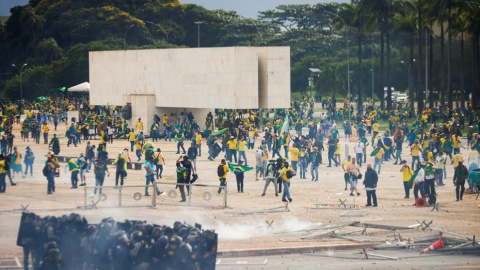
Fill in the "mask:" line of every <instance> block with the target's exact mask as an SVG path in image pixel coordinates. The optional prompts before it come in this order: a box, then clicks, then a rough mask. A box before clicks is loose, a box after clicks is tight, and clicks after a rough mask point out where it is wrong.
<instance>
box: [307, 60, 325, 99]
mask: <svg viewBox="0 0 480 270" xmlns="http://www.w3.org/2000/svg"><path fill="white" fill-rule="evenodd" d="M308 70H310V72H312V73H318V75H320V73H322V70H320V69H319V68H309V69H308ZM308 85H309V86H310V87H311V89H310V98H312V95H313V74H312V75H311V76H310V77H309V78H308ZM312 100H313V101H314V102H315V98H312Z"/></svg>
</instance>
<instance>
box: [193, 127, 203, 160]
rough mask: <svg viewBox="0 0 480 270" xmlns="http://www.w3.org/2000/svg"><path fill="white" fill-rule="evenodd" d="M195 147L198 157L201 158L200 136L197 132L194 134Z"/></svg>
mask: <svg viewBox="0 0 480 270" xmlns="http://www.w3.org/2000/svg"><path fill="white" fill-rule="evenodd" d="M195 147H197V152H198V156H199V157H201V156H202V134H201V133H200V132H199V131H197V132H195Z"/></svg>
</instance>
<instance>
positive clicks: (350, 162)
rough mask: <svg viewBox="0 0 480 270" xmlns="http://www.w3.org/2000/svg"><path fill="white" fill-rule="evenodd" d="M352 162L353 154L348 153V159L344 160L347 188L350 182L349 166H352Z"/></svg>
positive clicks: (343, 167)
mask: <svg viewBox="0 0 480 270" xmlns="http://www.w3.org/2000/svg"><path fill="white" fill-rule="evenodd" d="M360 158H361V157H360ZM350 164H352V156H350V155H348V156H347V159H345V160H344V161H343V162H342V169H343V179H344V180H345V190H348V184H349V183H350V173H349V172H348V166H350Z"/></svg>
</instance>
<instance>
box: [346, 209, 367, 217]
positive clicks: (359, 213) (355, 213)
mask: <svg viewBox="0 0 480 270" xmlns="http://www.w3.org/2000/svg"><path fill="white" fill-rule="evenodd" d="M368 213H370V212H369V211H361V210H350V211H347V212H344V213H343V214H341V215H340V216H341V217H364V216H366V215H368Z"/></svg>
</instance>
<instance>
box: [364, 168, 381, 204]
mask: <svg viewBox="0 0 480 270" xmlns="http://www.w3.org/2000/svg"><path fill="white" fill-rule="evenodd" d="M377 183H378V174H377V172H376V171H375V170H374V169H372V165H370V164H367V171H366V172H365V180H364V181H363V185H364V186H365V190H366V191H367V204H366V205H365V206H373V207H377V194H376V190H377ZM372 200H373V205H372Z"/></svg>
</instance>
